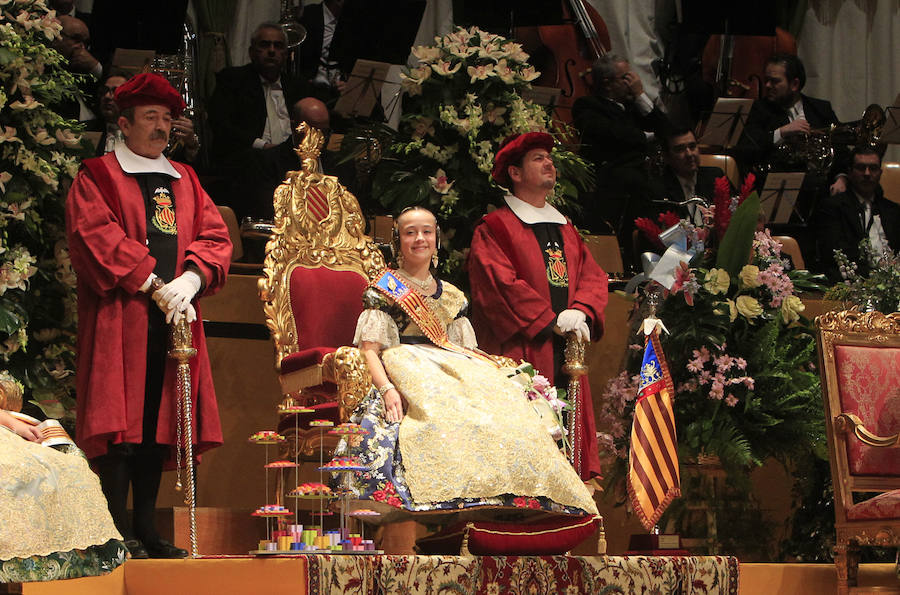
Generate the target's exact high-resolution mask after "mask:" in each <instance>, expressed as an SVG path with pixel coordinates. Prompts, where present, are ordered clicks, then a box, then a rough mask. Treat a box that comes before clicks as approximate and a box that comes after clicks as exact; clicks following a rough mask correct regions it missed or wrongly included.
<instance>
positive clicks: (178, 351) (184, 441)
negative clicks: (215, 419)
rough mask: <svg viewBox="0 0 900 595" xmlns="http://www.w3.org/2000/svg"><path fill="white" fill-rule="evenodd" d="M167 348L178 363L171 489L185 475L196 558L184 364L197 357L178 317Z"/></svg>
mask: <svg viewBox="0 0 900 595" xmlns="http://www.w3.org/2000/svg"><path fill="white" fill-rule="evenodd" d="M170 340H171V343H170V344H171V347H170V348H169V353H168V355H169V357H171V358H172V359H174V360H175V361H177V362H178V380H177V393H178V394H177V396H176V400H175V428H176V430H175V435H176V453H175V466H176V474H177V479H176V481H175V489H176V490H178V491H181V490H182V484H181V469H182V466H183V467H184V470H185V474H186V475H187V492H186V493H185V496H184V502H185V504H187V505H188V511H189V516H190V523H191V557H192V558H199V557H200V553H199V551H198V549H197V517H196V511H197V502H196V493H195V489H194V431H193V428H194V426H193V422H194V420H193V417H194V415H193V411H192V409H191V367H190V364H189V363H188V361H189V360H190V359H191V358H192V357H194V356H195V355H197V350H196V349H195V348H194V347H193V340H192V336H191V325H190V324H189V323H188V322H187V320H186V319H185V317H182V318H181V320H179V321H178V322H177V323H176V324H173V325H172V326H171V329H170Z"/></svg>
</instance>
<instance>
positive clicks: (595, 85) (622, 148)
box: [572, 54, 668, 262]
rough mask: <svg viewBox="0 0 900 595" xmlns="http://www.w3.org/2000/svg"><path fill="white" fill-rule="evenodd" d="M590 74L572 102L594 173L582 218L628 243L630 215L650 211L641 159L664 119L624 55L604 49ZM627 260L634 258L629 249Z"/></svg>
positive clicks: (649, 193)
mask: <svg viewBox="0 0 900 595" xmlns="http://www.w3.org/2000/svg"><path fill="white" fill-rule="evenodd" d="M591 77H592V91H593V94H592V95H590V96H585V97H581V98H579V99H578V100H577V101H576V102H575V104H574V106H573V108H572V118H573V122H574V125H575V128H576V129H578V131H579V133H580V134H581V142H582V149H581V154H582V156H583V157H585V158H586V159H588V160H589V161H591V162H593V164H594V166H595V167H596V173H597V189H596V191H595V193H594V197H593V199H588V200H587V201H586V202H585V203H584V210H585V223H586V226H587V227H588V229H590V230H591V231H593V232H595V233H603V232H613V233H615V234H616V235H617V236H619V245H620V246H630V245H631V232H632V230H633V229H634V219H635V217H641V216H647V215H649V214H651V213H652V211H653V207H652V205H651V202H650V201H651V197H652V189H651V187H650V183H649V175H648V171H647V165H646V160H647V156H648V154H649V150H650V146H651V144H650V139H651V138H652V137H653V136H654V134H659V133H661V132H662V130H663V129H664V127H665V126H666V125H667V123H668V119H667V118H666V116H665V114H664V113H663V112H662V111H661V110H660V109H659V108H658V107H657V106H655V105H654V103H653V101H652V100H651V99H650V98H649V97H648V96H647V94H646V93H645V92H644V85H643V83H642V82H641V78H640V76H638V74H637V72H635V71H634V70H632V69H631V66H630V65H629V64H628V61H627V60H626V59H625V58H622V57H621V56H617V55H615V54H606V55H605V56H603V57H601V58H599V59H598V60H596V61H595V62H594V65H593V67H592V69H591ZM626 260H628V261H629V262H632V261H633V259H632V258H630V250H627V251H626Z"/></svg>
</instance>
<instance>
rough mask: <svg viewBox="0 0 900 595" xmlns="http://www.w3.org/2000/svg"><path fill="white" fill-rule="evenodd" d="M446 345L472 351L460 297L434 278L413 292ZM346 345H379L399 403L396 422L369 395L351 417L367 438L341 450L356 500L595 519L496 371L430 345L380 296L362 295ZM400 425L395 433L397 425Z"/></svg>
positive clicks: (525, 406)
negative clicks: (358, 465) (423, 292)
mask: <svg viewBox="0 0 900 595" xmlns="http://www.w3.org/2000/svg"><path fill="white" fill-rule="evenodd" d="M422 297H423V300H424V302H425V304H426V305H427V306H428V307H429V309H431V310H432V311H433V312H434V314H435V315H436V317H437V318H438V319H439V320H440V321H441V323H442V324H443V325H444V326H445V327H446V330H447V335H448V337H449V339H450V340H451V341H452V342H453V343H455V344H457V345H462V346H463V347H467V348H470V349H471V348H474V347H475V346H476V345H475V334H474V331H473V330H472V326H471V324H470V323H469V320H468V318H466V317H465V316H464V314H465V311H466V309H467V307H468V304H467V302H466V299H465V296H464V295H463V293H462V292H461V291H460V290H459V289H457V288H456V287H454V286H452V285H450V284H449V283H442V282H440V281H439V282H438V289H437V292H436V293H435V294H434V295H433V296H422ZM363 301H364V304H365V308H366V309H365V310H364V311H363V313H362V314H361V315H360V318H359V322H358V324H357V331H356V337H355V339H354V342H355V343H356V344H359V343H360V342H362V341H372V342H378V343H379V344H380V345H381V347H382V353H381V359H382V362H383V363H384V367H385V370H386V372H387V374H388V377H389V378H390V380H391V382H392V383H393V384H394V385H395V386H396V388H397V390H398V391H399V392H400V394H401V395H403V397H404V398H405V400H406V402H407V404H408V410H407V412H406V416H405V417H404V418H403V421H402V422H401V423H400V424H396V423H393V424H391V423H388V422H386V421H385V420H384V417H383V412H384V406H383V402H382V400H381V398H380V396H379V395H378V394H377V393H375V392H374V391H373V392H372V394H370V395H369V397H368V399H366V400H365V401H364V402H363V403H362V404H361V406H360V408H359V409H357V412H356V414H355V415H354V421H356V422H357V423H362V425H363V427H365V428H366V429H368V430H369V431H370V432H371V434H370V436H368V437H366V439H365V440H364V441H363V443H362V444H361V445H360V447H358V448H355V449H353V451H352V452H351V453H350V454H355V455H357V456H360V457H361V459H362V462H363V463H364V464H365V465H367V466H368V467H369V468H370V471H369V472H363V473H361V474H357V475H358V477H357V478H356V480H355V481H354V486H353V488H354V491H355V492H356V495H357V496H358V497H360V498H363V499H366V498H369V499H372V500H375V501H376V502H378V501H380V502H384V503H386V504H389V505H391V506H394V507H396V508H402V509H407V510H416V511H422V510H447V509H460V508H469V507H476V506H491V507H506V506H510V507H524V508H533V509H544V510H546V511H550V512H557V513H567V514H585V513H590V514H597V508H596V505H595V503H594V501H593V498H592V497H591V495H590V493H589V491H588V490H587V489H586V488H585V486H584V484H583V483H582V482H581V480H580V479H579V478H578V476H577V474H576V473H575V471H574V469H573V468H572V466H571V465H570V464H569V462H568V461H567V460H566V458H565V457H564V456H563V455H562V453H561V452H560V451H559V449H558V447H557V445H556V443H555V442H554V441H553V439H552V438H551V437H550V436H549V434H548V433H547V431H546V429H545V428H544V426H543V425H542V423H541V420H540V418H539V416H538V415H537V414H536V413H535V411H534V409H533V408H532V407H531V405H530V404H529V402H528V400H527V399H526V398H525V396H524V395H523V391H522V386H521V385H520V384H518V383H516V382H514V381H513V380H511V379H510V378H509V376H508V374H507V373H506V371H505V370H501V369H499V368H497V367H496V366H494V365H492V364H490V363H488V362H485V361H482V360H481V359H478V358H475V357H468V356H466V355H464V354H460V353H455V352H452V351H449V350H447V349H442V348H440V347H437V346H435V345H433V344H432V343H431V342H430V341H429V340H428V339H427V338H426V337H425V336H424V334H423V333H422V331H421V330H420V329H419V327H418V326H417V325H416V323H415V322H414V321H413V320H411V319H410V317H408V316H407V315H406V314H405V313H404V312H403V310H402V309H401V308H400V307H399V306H398V305H397V304H396V303H394V302H393V301H392V300H391V299H390V298H389V297H387V296H385V295H383V294H381V293H379V292H377V291H376V290H374V289H368V290H366V293H365V294H364V298H363ZM398 425H399V428H397V426H398Z"/></svg>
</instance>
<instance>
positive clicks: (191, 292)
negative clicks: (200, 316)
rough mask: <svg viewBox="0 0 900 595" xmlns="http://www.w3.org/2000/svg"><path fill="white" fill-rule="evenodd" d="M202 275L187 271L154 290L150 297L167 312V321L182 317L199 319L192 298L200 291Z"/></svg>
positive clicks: (191, 320) (176, 320)
mask: <svg viewBox="0 0 900 595" xmlns="http://www.w3.org/2000/svg"><path fill="white" fill-rule="evenodd" d="M200 285H201V280H200V275H198V274H197V273H195V272H193V271H185V272H183V273H182V274H181V275H179V276H178V277H176V278H175V279H173V280H172V281H170V282H168V283H166V284H165V285H163V286H162V287H161V288H159V289H157V290H156V291H154V292H153V295H151V296H150V297H152V298H153V301H154V302H156V305H157V306H159V309H160V310H162V311H163V312H165V313H166V322H167V323H169V322H173V321H174V322H175V323H178V321H179V320H181V317H182V316H184V317H186V318H187V321H188V322H193V321H194V320H196V319H197V312H196V310H194V307H193V306H192V305H191V300H193V299H194V296H195V295H197V292H198V291H200Z"/></svg>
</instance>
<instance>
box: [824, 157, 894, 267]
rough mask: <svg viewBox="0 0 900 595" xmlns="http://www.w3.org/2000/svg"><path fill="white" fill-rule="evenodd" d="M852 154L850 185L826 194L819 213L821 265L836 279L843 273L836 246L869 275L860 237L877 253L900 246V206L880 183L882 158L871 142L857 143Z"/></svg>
mask: <svg viewBox="0 0 900 595" xmlns="http://www.w3.org/2000/svg"><path fill="white" fill-rule="evenodd" d="M850 158H851V166H850V172H849V174H848V175H847V180H848V189H847V190H846V191H845V192H842V193H840V194H835V195H833V196H828V197H825V198H823V199H822V201H821V203H820V204H819V207H818V209H817V211H816V217H815V221H816V225H817V234H816V237H817V239H818V247H819V258H820V261H821V268H822V270H823V272H824V273H825V274H826V275H828V278H829V279H830V280H831V281H832V282H835V283H837V282H839V281H841V280H842V277H841V274H840V270H839V269H838V266H837V264H836V263H835V260H834V250H836V249H840V250H841V251H843V253H844V254H845V255H847V258H849V259H850V261H851V262H855V263H856V264H857V267H858V269H857V270H858V271H859V272H860V273H861V274H864V275H865V274H867V273H868V271H869V264H868V262H866V259H865V257H863V256H862V255H861V254H860V251H859V243H860V241H862V240H863V239H868V240H869V241H870V242H871V244H872V249H873V251H874V252H875V253H876V254H878V253H880V252H881V251H882V250H884V249H885V248H891V249H892V250H897V249H900V206H898V205H897V204H896V203H894V202H893V201H890V200H888V199H887V198H885V196H884V191H883V190H882V188H881V185H880V184H879V181H880V180H881V158H880V157H879V155H878V153H877V152H876V151H875V150H874V149H872V148H871V147H868V146H863V147H857V148H856V149H854V150H853V151H852V153H851V155H850Z"/></svg>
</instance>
